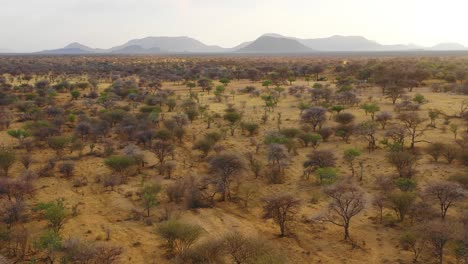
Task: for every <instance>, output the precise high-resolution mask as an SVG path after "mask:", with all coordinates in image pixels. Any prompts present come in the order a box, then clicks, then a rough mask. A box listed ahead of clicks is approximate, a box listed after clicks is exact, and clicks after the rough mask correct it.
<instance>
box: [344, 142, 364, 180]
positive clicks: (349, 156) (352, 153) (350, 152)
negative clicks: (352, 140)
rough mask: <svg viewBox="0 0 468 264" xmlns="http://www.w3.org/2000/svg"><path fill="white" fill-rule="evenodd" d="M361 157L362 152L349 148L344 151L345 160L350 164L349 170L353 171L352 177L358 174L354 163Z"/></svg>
mask: <svg viewBox="0 0 468 264" xmlns="http://www.w3.org/2000/svg"><path fill="white" fill-rule="evenodd" d="M359 156H361V151H359V150H358V149H355V148H349V149H346V150H345V151H344V155H343V158H344V160H345V161H346V163H348V165H349V168H350V169H351V177H354V175H355V174H356V172H355V169H354V162H355V160H356V158H357V157H359Z"/></svg>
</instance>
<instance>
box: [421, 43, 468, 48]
mask: <svg viewBox="0 0 468 264" xmlns="http://www.w3.org/2000/svg"><path fill="white" fill-rule="evenodd" d="M430 49H431V50H467V49H468V48H467V47H465V46H463V45H462V44H459V43H440V44H437V45H435V46H433V47H431V48H430Z"/></svg>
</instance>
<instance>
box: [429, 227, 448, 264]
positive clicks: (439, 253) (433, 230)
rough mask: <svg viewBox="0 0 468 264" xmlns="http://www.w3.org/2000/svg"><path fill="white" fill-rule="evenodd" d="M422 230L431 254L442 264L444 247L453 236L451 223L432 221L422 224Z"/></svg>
mask: <svg viewBox="0 0 468 264" xmlns="http://www.w3.org/2000/svg"><path fill="white" fill-rule="evenodd" d="M422 229H423V230H422V232H423V234H424V236H425V239H426V240H427V242H428V244H429V245H430V247H431V251H432V254H433V255H434V256H435V257H436V258H437V259H438V263H439V264H442V263H443V260H444V248H445V246H446V245H447V243H448V242H449V241H450V240H452V239H453V237H454V228H453V224H451V223H447V222H440V221H433V222H429V223H427V224H425V225H424V227H423V228H422Z"/></svg>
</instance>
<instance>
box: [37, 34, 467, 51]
mask: <svg viewBox="0 0 468 264" xmlns="http://www.w3.org/2000/svg"><path fill="white" fill-rule="evenodd" d="M458 50H468V48H467V47H465V46H463V45H461V44H458V43H441V44H437V45H435V46H433V47H423V46H418V45H414V44H408V45H404V44H397V45H383V44H380V43H378V42H376V41H372V40H368V39H366V38H364V37H361V36H338V35H336V36H331V37H328V38H316V39H300V38H294V37H287V36H282V35H279V34H275V33H268V34H264V35H262V36H260V37H259V38H257V39H256V40H254V41H248V42H243V43H241V44H240V45H238V46H236V47H233V48H222V47H220V46H213V45H206V44H204V43H202V42H200V41H198V40H196V39H193V38H190V37H147V38H142V39H133V40H130V41H128V42H127V43H125V44H123V45H119V46H115V47H112V48H110V49H95V48H91V47H88V46H85V45H82V44H80V43H76V42H75V43H71V44H69V45H67V46H65V47H64V48H61V49H54V50H44V51H40V52H37V53H39V54H179V53H234V54H242V53H246V54H252V53H255V54H263V53H264V54H275V53H277V54H283V53H320V52H379V51H458Z"/></svg>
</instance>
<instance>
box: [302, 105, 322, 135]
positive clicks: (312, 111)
mask: <svg viewBox="0 0 468 264" xmlns="http://www.w3.org/2000/svg"><path fill="white" fill-rule="evenodd" d="M326 113H327V110H326V109H325V108H323V107H311V108H309V109H306V110H305V111H304V112H303V113H302V115H301V120H302V122H304V123H307V124H310V125H311V126H312V129H313V130H314V131H316V130H317V127H320V126H322V124H323V123H324V122H325V121H326V120H327V117H326Z"/></svg>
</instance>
